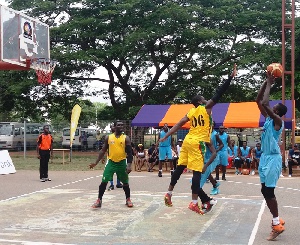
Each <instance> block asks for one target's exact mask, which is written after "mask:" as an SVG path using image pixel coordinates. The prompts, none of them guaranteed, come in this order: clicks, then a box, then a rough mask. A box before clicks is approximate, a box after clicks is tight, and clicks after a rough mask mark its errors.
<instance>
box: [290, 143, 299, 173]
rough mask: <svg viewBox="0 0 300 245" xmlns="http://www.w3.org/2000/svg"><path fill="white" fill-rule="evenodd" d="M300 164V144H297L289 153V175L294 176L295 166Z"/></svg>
mask: <svg viewBox="0 0 300 245" xmlns="http://www.w3.org/2000/svg"><path fill="white" fill-rule="evenodd" d="M295 165H298V166H299V165H300V151H299V148H298V145H297V144H295V145H294V148H293V149H290V150H289V155H288V166H289V177H292V174H293V166H295Z"/></svg>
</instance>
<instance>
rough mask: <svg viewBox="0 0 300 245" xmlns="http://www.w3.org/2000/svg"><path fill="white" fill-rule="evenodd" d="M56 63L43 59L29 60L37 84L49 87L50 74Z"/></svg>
mask: <svg viewBox="0 0 300 245" xmlns="http://www.w3.org/2000/svg"><path fill="white" fill-rule="evenodd" d="M56 63H57V62H56V61H54V60H50V59H44V58H37V59H33V60H31V66H32V68H33V69H35V72H36V75H37V79H38V83H39V84H41V85H44V86H47V85H50V84H51V82H52V73H53V71H54V68H55V66H56Z"/></svg>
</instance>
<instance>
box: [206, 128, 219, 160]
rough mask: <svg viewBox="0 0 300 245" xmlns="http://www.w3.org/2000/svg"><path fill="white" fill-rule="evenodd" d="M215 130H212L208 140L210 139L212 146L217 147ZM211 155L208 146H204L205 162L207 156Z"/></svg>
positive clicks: (207, 158)
mask: <svg viewBox="0 0 300 245" xmlns="http://www.w3.org/2000/svg"><path fill="white" fill-rule="evenodd" d="M217 134H218V133H217V131H215V130H213V131H212V132H211V134H210V140H211V143H212V144H213V146H214V147H215V148H217V147H218V142H217V139H216V135H217ZM210 157H211V151H210V150H209V148H208V147H206V151H205V157H204V158H205V162H207V161H208V160H209V158H210Z"/></svg>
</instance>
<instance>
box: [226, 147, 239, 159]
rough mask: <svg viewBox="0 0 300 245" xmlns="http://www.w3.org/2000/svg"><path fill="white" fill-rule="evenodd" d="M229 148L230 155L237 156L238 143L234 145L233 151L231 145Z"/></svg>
mask: <svg viewBox="0 0 300 245" xmlns="http://www.w3.org/2000/svg"><path fill="white" fill-rule="evenodd" d="M227 149H228V154H229V156H235V157H237V155H238V146H237V145H234V146H233V152H232V150H231V149H230V147H229V146H228V148H227Z"/></svg>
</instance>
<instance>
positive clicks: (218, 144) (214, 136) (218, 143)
mask: <svg viewBox="0 0 300 245" xmlns="http://www.w3.org/2000/svg"><path fill="white" fill-rule="evenodd" d="M214 125H215V122H214V121H213V124H212V127H213V128H214ZM210 142H211V144H212V145H213V146H214V147H215V149H216V152H217V153H218V152H219V151H220V150H221V149H222V148H223V147H224V144H223V142H222V140H221V139H220V137H219V135H218V133H217V131H216V130H214V129H213V131H212V132H211V135H210ZM211 155H212V153H211V151H210V150H209V147H206V151H205V155H204V163H205V164H206V163H207V162H208V161H209V159H210V157H211ZM219 161H220V160H219V156H218V155H217V156H216V158H215V159H214V161H213V162H212V163H211V164H210V165H209V166H208V167H207V168H206V170H205V172H204V173H202V175H201V179H200V188H203V185H204V184H205V182H206V179H209V181H210V183H211V184H212V185H213V188H212V189H211V192H210V194H211V195H217V194H219V193H220V191H219V188H218V187H219V186H220V182H217V181H216V180H215V179H214V178H213V176H212V175H211V173H212V172H213V171H214V170H215V168H216V167H217V166H218V164H219Z"/></svg>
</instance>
